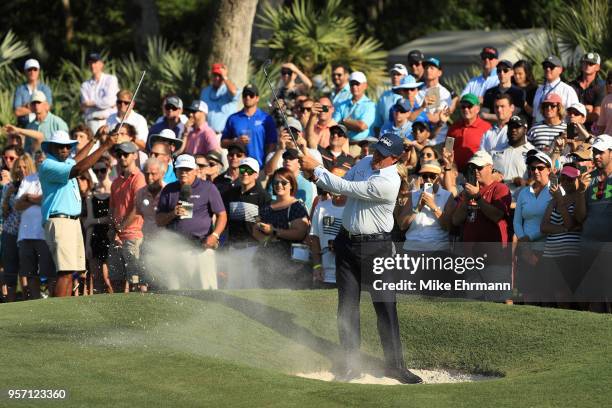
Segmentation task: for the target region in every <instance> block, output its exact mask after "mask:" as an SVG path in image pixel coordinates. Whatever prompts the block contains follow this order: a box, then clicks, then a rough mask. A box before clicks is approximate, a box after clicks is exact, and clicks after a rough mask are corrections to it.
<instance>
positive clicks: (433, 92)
mask: <svg viewBox="0 0 612 408" xmlns="http://www.w3.org/2000/svg"><path fill="white" fill-rule="evenodd" d="M425 97H429V98H431V99H433V100H434V101H433V102H432V103H431V105H429V106H431V107H432V108H437V107H438V106H439V105H440V88H439V87H437V86H435V87H433V88H428V89H427V91H426V92H425Z"/></svg>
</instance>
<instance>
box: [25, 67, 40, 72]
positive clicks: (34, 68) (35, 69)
mask: <svg viewBox="0 0 612 408" xmlns="http://www.w3.org/2000/svg"><path fill="white" fill-rule="evenodd" d="M27 71H28V72H30V71H38V68H36V67H32V68H28V69H27Z"/></svg>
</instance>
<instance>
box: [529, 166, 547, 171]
mask: <svg viewBox="0 0 612 408" xmlns="http://www.w3.org/2000/svg"><path fill="white" fill-rule="evenodd" d="M529 169H530V170H531V171H536V170H537V171H544V169H546V166H544V165H542V166H529Z"/></svg>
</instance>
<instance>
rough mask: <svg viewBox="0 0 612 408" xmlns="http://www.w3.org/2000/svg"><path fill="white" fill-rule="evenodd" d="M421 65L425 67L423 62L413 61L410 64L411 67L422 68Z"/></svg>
mask: <svg viewBox="0 0 612 408" xmlns="http://www.w3.org/2000/svg"><path fill="white" fill-rule="evenodd" d="M421 65H423V63H422V62H421V61H412V62H409V63H408V66H409V67H420V66H421Z"/></svg>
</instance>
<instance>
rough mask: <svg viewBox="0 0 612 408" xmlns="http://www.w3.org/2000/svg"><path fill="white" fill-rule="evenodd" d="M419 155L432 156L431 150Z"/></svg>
mask: <svg viewBox="0 0 612 408" xmlns="http://www.w3.org/2000/svg"><path fill="white" fill-rule="evenodd" d="M421 157H434V154H433V153H432V152H426V153H421Z"/></svg>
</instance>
